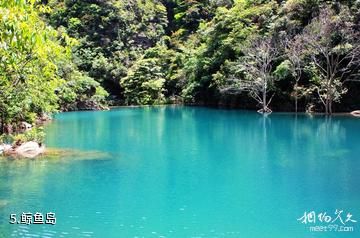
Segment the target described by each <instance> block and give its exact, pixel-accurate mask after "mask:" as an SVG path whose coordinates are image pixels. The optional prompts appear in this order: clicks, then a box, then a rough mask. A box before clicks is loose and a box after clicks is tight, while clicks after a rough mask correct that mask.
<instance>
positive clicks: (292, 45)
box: [284, 35, 304, 113]
mask: <svg viewBox="0 0 360 238" xmlns="http://www.w3.org/2000/svg"><path fill="white" fill-rule="evenodd" d="M284 46H285V54H286V57H287V59H288V60H289V62H290V70H291V73H292V76H293V77H294V81H295V82H294V99H295V112H296V113H297V112H298V98H299V81H300V79H301V76H302V72H303V69H304V57H303V52H304V41H303V39H302V37H300V36H299V35H296V36H295V37H293V38H290V37H289V36H287V37H285V40H284Z"/></svg>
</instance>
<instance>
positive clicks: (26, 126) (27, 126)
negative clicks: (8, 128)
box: [19, 121, 32, 132]
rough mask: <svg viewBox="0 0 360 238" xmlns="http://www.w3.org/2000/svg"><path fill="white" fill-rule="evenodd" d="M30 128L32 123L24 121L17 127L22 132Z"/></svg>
mask: <svg viewBox="0 0 360 238" xmlns="http://www.w3.org/2000/svg"><path fill="white" fill-rule="evenodd" d="M31 128H32V125H31V124H29V123H27V122H26V121H23V122H21V123H20V125H19V129H20V131H22V132H25V131H28V130H30V129H31Z"/></svg>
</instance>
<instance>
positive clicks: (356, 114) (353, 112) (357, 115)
mask: <svg viewBox="0 0 360 238" xmlns="http://www.w3.org/2000/svg"><path fill="white" fill-rule="evenodd" d="M350 114H351V115H353V116H355V117H360V110H356V111H352V112H350Z"/></svg>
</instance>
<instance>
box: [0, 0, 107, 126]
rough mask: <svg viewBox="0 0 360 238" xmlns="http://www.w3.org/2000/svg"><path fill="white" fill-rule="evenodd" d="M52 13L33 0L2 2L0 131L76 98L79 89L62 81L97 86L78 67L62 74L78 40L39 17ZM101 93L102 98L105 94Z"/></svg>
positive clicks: (55, 108)
mask: <svg viewBox="0 0 360 238" xmlns="http://www.w3.org/2000/svg"><path fill="white" fill-rule="evenodd" d="M50 11H51V9H50V8H48V7H47V6H44V5H41V4H39V3H38V1H35V0H33V1H14V0H3V1H1V3H0V58H1V61H0V122H1V128H0V129H1V132H5V131H11V130H12V129H11V128H14V127H15V129H16V127H17V126H18V124H17V123H18V122H19V121H28V122H34V121H35V119H36V118H37V117H39V116H43V115H44V114H48V113H52V112H55V111H56V110H58V109H59V105H60V106H63V104H64V103H65V102H67V101H69V100H73V101H76V100H80V99H79V97H80V96H81V93H79V92H78V91H76V90H73V89H71V88H70V87H66V90H63V88H64V85H68V84H79V83H78V81H79V80H80V79H81V83H82V85H81V87H83V86H84V85H89V84H96V85H97V83H96V81H94V80H93V79H90V78H88V77H86V76H85V75H84V74H82V73H81V72H79V71H78V70H77V68H76V67H73V68H72V69H71V70H69V71H68V72H67V74H68V75H67V77H64V69H65V67H68V66H69V65H72V63H71V48H72V47H73V46H74V45H75V44H76V40H74V39H72V38H70V37H68V35H67V34H66V33H65V32H60V31H59V32H58V31H56V30H54V29H53V28H52V27H50V26H49V25H48V24H47V23H46V22H44V21H43V20H42V18H41V16H40V15H41V14H46V13H49V12H50ZM98 89H99V91H101V88H99V87H98ZM59 94H60V95H61V97H59ZM95 94H98V93H96V92H95V93H94V95H95ZM69 95H72V98H71V99H69V98H68V97H69ZM100 95H102V96H100V97H104V96H105V95H104V92H102V94H100ZM92 96H93V95H92Z"/></svg>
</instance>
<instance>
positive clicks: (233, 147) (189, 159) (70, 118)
mask: <svg viewBox="0 0 360 238" xmlns="http://www.w3.org/2000/svg"><path fill="white" fill-rule="evenodd" d="M46 131H47V138H46V145H47V147H53V148H62V149H66V150H67V151H66V153H65V154H63V155H62V156H61V157H60V158H54V157H51V158H50V157H48V158H39V159H34V160H13V159H0V237H100V238H101V237H120V238H122V237H124V238H127V237H150V238H151V237H170V238H172V237H175V238H187V237H194V238H200V237H230V238H233V237H236V238H238V237H239V238H242V237H244V238H267V237H274V238H297V237H299V238H306V237H349V238H355V237H356V238H358V237H360V120H359V119H356V118H352V117H347V116H335V117H332V118H325V117H322V116H316V117H310V116H307V115H298V116H297V117H296V116H295V115H293V114H281V113H279V114H277V113H273V114H272V115H270V116H268V117H263V116H261V115H259V114H257V113H255V112H247V111H238V110H219V109H209V108H195V107H176V106H168V107H139V108H120V109H116V110H111V111H105V112H71V113H62V114H58V115H57V116H56V117H55V120H54V121H53V122H52V123H50V124H49V125H47V126H46ZM336 209H338V210H343V213H341V214H340V215H341V216H340V218H342V219H343V221H345V220H346V218H347V214H348V213H350V214H351V215H352V217H351V220H352V221H348V222H346V223H345V226H344V227H353V231H344V232H339V231H336V232H335V231H331V232H330V231H327V232H316V231H310V226H317V225H318V226H329V225H335V224H338V225H339V227H340V226H341V223H340V220H339V219H337V220H335V221H334V222H333V223H332V222H330V223H326V222H324V221H323V222H320V221H319V217H318V214H320V213H323V212H326V214H327V216H329V217H330V218H331V219H332V220H334V218H335V217H336V215H335V212H336ZM311 211H314V212H315V213H316V216H317V217H316V222H315V223H307V224H304V223H301V220H300V221H299V220H297V219H298V218H301V217H302V216H303V215H304V213H305V212H311ZM22 212H30V213H33V214H34V213H36V212H41V213H43V214H45V213H47V212H54V213H55V214H56V219H57V220H56V224H55V225H45V224H44V225H36V224H32V225H24V224H9V216H10V214H17V217H18V218H19V217H20V214H21V213H22ZM354 220H357V221H358V222H354ZM346 229H350V228H346Z"/></svg>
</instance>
